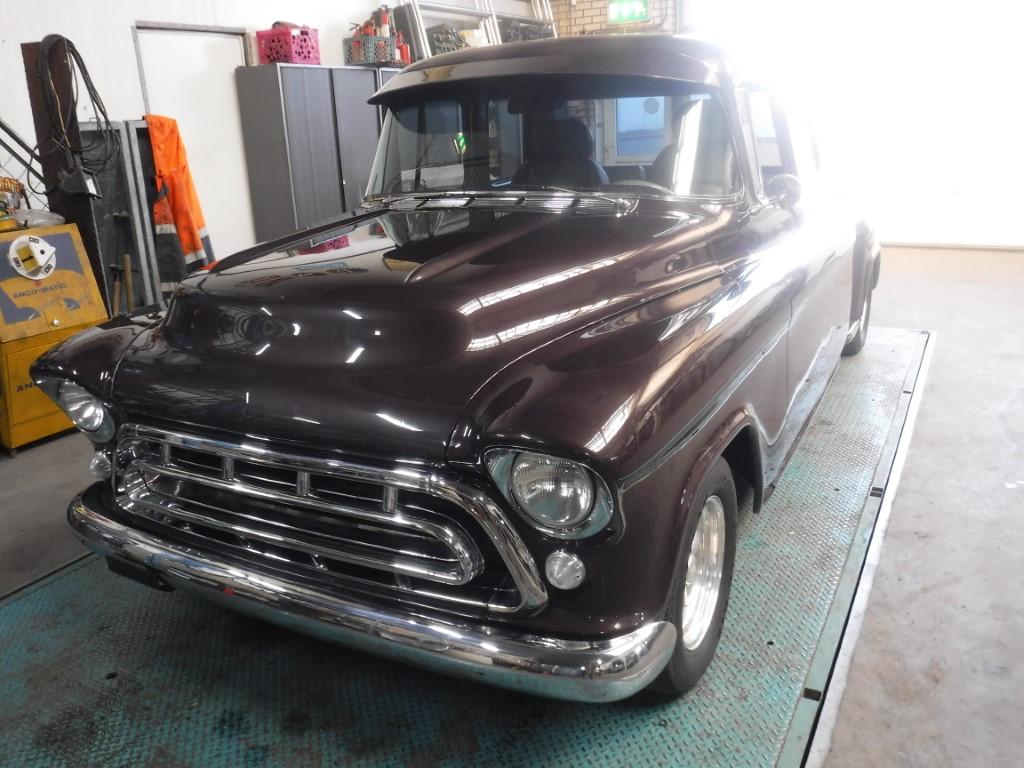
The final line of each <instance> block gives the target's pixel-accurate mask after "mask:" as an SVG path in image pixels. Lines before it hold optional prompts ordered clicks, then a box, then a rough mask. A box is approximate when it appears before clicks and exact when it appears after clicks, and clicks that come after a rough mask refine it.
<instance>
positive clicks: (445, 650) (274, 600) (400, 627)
mask: <svg viewBox="0 0 1024 768" xmlns="http://www.w3.org/2000/svg"><path fill="white" fill-rule="evenodd" d="M98 488H99V485H98V484H97V485H95V486H93V487H92V488H90V489H87V490H86V491H85V492H83V494H81V495H79V496H77V497H76V498H75V499H74V500H73V501H72V502H71V505H70V506H69V507H68V523H69V524H70V526H71V528H72V530H74V532H75V533H76V535H77V536H78V537H79V538H80V539H81V540H82V542H84V543H85V545H86V546H88V547H89V548H90V549H92V550H93V551H94V552H96V553H97V554H99V555H102V556H104V557H117V558H121V559H123V560H127V561H129V562H132V563H135V564H137V565H141V566H145V567H147V568H150V569H153V570H155V571H157V572H159V573H160V574H161V575H162V576H163V578H164V579H165V580H166V581H167V582H168V583H169V584H171V585H172V586H176V587H181V588H183V589H188V590H191V591H194V592H196V593H197V594H200V595H202V596H205V597H207V598H210V599H213V600H216V601H218V602H220V603H221V604H223V605H225V606H227V607H229V608H232V609H234V610H238V611H242V612H245V613H249V614H252V615H255V616H257V617H260V618H263V619H266V620H268V621H272V622H275V623H277V624H281V625H283V626H285V627H288V628H290V629H294V630H297V631H301V632H305V633H307V634H312V635H316V636H318V637H321V638H324V639H326V640H331V641H334V642H339V643H343V644H345V645H348V646H351V647H353V648H357V649H360V650H364V651H367V652H370V653H374V654H377V655H381V656H385V657H388V658H391V659H394V660H397V661H401V662H404V663H408V664H414V665H416V666H420V667H425V668H427V669H431V670H434V671H437V672H442V673H444V674H448V675H456V676H459V677H464V678H468V679H470V680H475V681H478V682H484V683H488V684H491V685H497V686H501V687H503V688H510V689H512V690H515V691H520V692H524V693H531V694H535V695H539V696H548V697H551V698H557V699H566V700H572V701H586V702H608V701H616V700H619V699H624V698H627V697H629V696H632V695H633V694H634V693H636V692H638V691H640V690H641V689H643V688H644V687H646V686H647V685H648V684H649V683H650V682H652V681H653V680H654V678H656V677H657V676H658V675H659V674H660V673H661V671H662V669H664V667H665V665H666V664H667V663H668V660H669V658H670V657H671V655H672V653H673V651H674V649H675V643H676V630H675V627H674V626H673V625H672V624H670V623H669V622H666V621H652V622H650V623H648V624H645V625H643V626H641V627H639V628H638V629H636V630H633V631H632V632H629V633H626V634H624V635H619V636H617V637H610V638H602V639H599V640H564V639H561V638H550V637H537V636H534V635H527V634H514V633H511V632H507V631H505V630H502V629H501V628H499V627H494V626H488V625H479V624H469V623H462V622H456V621H448V620H442V619H438V618H433V617H430V616H426V615H423V614H418V613H413V612H405V611H397V610H395V611H391V610H384V609H382V608H380V607H376V606H373V605H368V604H366V603H362V602H358V601H355V600H351V599H348V598H342V597H338V596H335V595H330V594H326V593H323V592H320V591H317V590H314V589H310V588H308V587H306V586H303V585H299V584H294V583H291V582H287V581H284V580H281V579H279V578H275V577H271V576H266V575H263V574H257V573H254V572H252V571H247V570H245V569H241V568H238V567H237V566H235V565H232V564H230V563H228V562H225V561H221V560H219V559H218V558H216V557H213V556H211V555H209V554H208V553H200V552H195V551H193V550H192V549H189V548H187V547H182V546H178V545H176V544H173V543H171V542H167V541H163V540H162V539H160V538H158V537H156V536H152V535H150V534H148V533H145V532H143V531H139V530H135V529H133V528H128V527H127V526H124V525H122V524H120V523H118V522H117V521H115V520H112V519H111V518H109V517H107V516H106V515H105V514H104V512H103V510H102V509H99V508H98V506H99V505H98V504H96V503H95V501H93V500H92V499H90V500H89V501H86V498H88V497H90V496H95V493H93V492H94V491H97V490H98Z"/></svg>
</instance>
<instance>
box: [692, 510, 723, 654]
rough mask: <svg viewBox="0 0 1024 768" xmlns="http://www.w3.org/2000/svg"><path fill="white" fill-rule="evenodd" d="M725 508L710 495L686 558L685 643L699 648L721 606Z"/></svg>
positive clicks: (693, 648) (693, 647) (701, 513)
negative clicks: (719, 601)
mask: <svg viewBox="0 0 1024 768" xmlns="http://www.w3.org/2000/svg"><path fill="white" fill-rule="evenodd" d="M725 535H726V533H725V507H724V505H723V504H722V500H721V499H720V498H718V497H717V496H708V498H707V499H706V500H705V501H704V506H703V507H702V508H701V511H700V518H699V519H698V520H697V530H696V531H695V532H694V534H693V541H692V542H691V543H690V554H689V556H688V557H687V560H686V584H685V586H684V587H683V646H684V647H685V648H686V650H688V651H692V650H695V649H696V648H698V647H699V646H700V644H701V643H702V642H704V637H705V635H707V633H708V630H709V629H710V628H711V621H712V619H713V618H714V616H715V609H716V608H717V607H718V596H719V593H720V592H721V588H722V570H723V568H724V566H725Z"/></svg>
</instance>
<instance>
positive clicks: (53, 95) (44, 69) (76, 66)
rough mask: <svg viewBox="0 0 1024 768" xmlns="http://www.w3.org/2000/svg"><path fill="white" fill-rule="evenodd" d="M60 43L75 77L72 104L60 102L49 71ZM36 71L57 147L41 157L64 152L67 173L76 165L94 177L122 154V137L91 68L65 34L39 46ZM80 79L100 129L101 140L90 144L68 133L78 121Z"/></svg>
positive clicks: (46, 40) (99, 137)
mask: <svg viewBox="0 0 1024 768" xmlns="http://www.w3.org/2000/svg"><path fill="white" fill-rule="evenodd" d="M60 43H63V44H64V47H65V50H66V52H67V57H68V68H69V69H70V70H71V75H72V88H71V100H70V103H62V102H61V99H60V94H59V93H58V92H57V86H56V85H55V84H54V82H53V76H52V73H51V72H50V51H51V50H52V49H53V47H54V46H55V45H58V44H60ZM36 72H37V74H38V76H39V79H40V81H41V83H42V91H43V100H44V103H45V106H46V114H47V117H48V119H49V125H50V129H49V134H50V136H49V138H50V140H51V141H52V142H53V145H54V146H53V148H51V149H49V150H48V151H47V152H45V153H44V152H40V154H52V153H54V152H57V151H63V152H64V153H65V156H66V161H67V168H68V170H71V169H73V168H74V167H75V166H76V165H77V166H80V167H81V168H82V170H83V171H85V172H86V173H88V174H90V175H93V176H95V175H96V174H98V173H99V172H100V171H102V170H103V169H104V168H106V167H107V166H108V165H109V164H110V163H111V162H112V161H114V160H115V159H116V158H117V157H118V156H119V155H120V153H121V137H120V136H119V134H118V133H117V131H116V130H114V127H113V126H112V125H111V123H110V118H109V117H108V116H107V108H106V106H105V105H104V104H103V99H102V98H101V97H100V94H99V92H98V91H97V90H96V86H95V84H94V83H93V81H92V77H91V76H90V74H89V68H88V67H86V66H85V62H84V61H83V60H82V54H80V53H79V52H78V48H76V47H75V44H74V43H73V42H71V41H70V40H68V39H67V38H66V37H64V36H63V35H47V36H46V37H44V38H43V40H42V42H41V43H40V44H39V56H38V58H37V59H36ZM79 77H81V80H82V82H83V83H84V84H85V91H86V94H87V95H88V97H89V101H90V103H91V104H92V109H93V112H94V113H95V114H96V117H97V121H98V127H99V130H98V131H96V133H97V134H98V138H96V139H94V140H91V141H81V140H79V141H77V142H76V141H73V140H72V139H71V136H70V133H69V129H70V128H71V125H72V122H73V121H75V120H77V110H78V83H79ZM37 149H38V148H37Z"/></svg>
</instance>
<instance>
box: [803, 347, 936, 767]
mask: <svg viewBox="0 0 1024 768" xmlns="http://www.w3.org/2000/svg"><path fill="white" fill-rule="evenodd" d="M934 349H935V333H934V332H932V331H929V332H928V339H927V341H926V342H925V348H924V355H923V356H922V357H921V365H920V367H919V368H918V371H917V377H916V379H915V381H914V390H913V394H912V395H911V396H910V404H909V406H908V409H907V416H906V420H905V421H904V423H903V430H902V431H901V433H900V438H899V442H898V443H897V445H896V452H895V454H894V456H893V460H892V466H891V469H890V471H889V479H888V482H887V483H886V486H885V493H884V494H883V496H882V500H881V506H880V508H879V511H878V519H877V521H876V522H875V527H874V531H873V532H872V534H871V543H870V544H869V545H868V551H867V554H866V556H865V558H864V566H863V568H862V570H861V575H860V580H859V581H858V583H857V591H856V592H855V593H854V598H853V605H852V606H851V608H850V616H849V619H848V620H847V622H846V628H845V630H844V631H843V635H842V638H841V639H840V643H839V651H838V653H837V654H836V660H835V665H834V667H833V669H832V676H831V678H830V680H829V684H828V688H827V689H826V691H825V698H824V700H823V701H822V704H821V710H820V712H819V715H818V723H817V726H816V727H815V730H814V735H813V737H812V739H811V743H810V745H809V747H808V750H807V758H806V760H805V762H804V765H805V766H806V768H822V766H824V764H825V761H826V759H827V757H828V752H829V748H830V747H831V745H832V732H833V731H834V730H835V726H836V721H837V719H838V715H839V706H840V704H842V700H843V693H844V691H845V690H846V683H847V679H848V677H849V674H850V665H851V663H852V661H853V653H854V650H855V648H856V646H857V640H858V639H859V637H860V632H861V628H862V627H863V624H864V616H865V614H866V612H867V607H868V600H869V599H870V597H871V588H872V586H873V585H874V581H875V573H876V571H877V570H878V564H879V562H880V560H881V555H882V546H883V543H884V541H885V534H886V531H887V530H888V528H889V520H890V517H891V516H892V508H893V505H894V503H895V499H896V492H897V491H898V490H899V485H900V479H901V477H902V475H903V467H904V464H905V463H906V460H907V454H908V453H909V451H910V442H911V438H912V436H913V434H914V427H915V426H916V422H917V413H918V410H919V409H920V407H921V399H922V397H923V395H924V387H925V383H926V381H927V379H928V371H929V368H930V367H931V361H932V353H933V351H934Z"/></svg>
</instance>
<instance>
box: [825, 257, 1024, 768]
mask: <svg viewBox="0 0 1024 768" xmlns="http://www.w3.org/2000/svg"><path fill="white" fill-rule="evenodd" d="M884 253H885V255H884V257H883V258H884V261H883V263H882V280H881V282H880V284H879V290H878V293H877V294H876V295H875V299H874V307H873V312H874V316H873V317H872V322H873V323H874V324H877V325H888V326H898V327H911V328H927V329H929V330H931V331H934V332H935V336H934V343H935V347H934V357H933V359H932V365H931V371H930V372H929V374H928V379H927V381H926V383H925V390H924V397H923V399H922V401H921V408H920V411H919V413H918V418H917V428H916V430H915V432H914V435H913V441H912V442H911V444H910V451H909V454H908V456H907V462H906V465H905V467H904V471H903V477H902V481H901V483H900V486H899V490H898V492H897V494H896V498H895V503H894V506H893V512H892V517H891V519H890V523H889V529H888V533H887V535H886V538H885V544H884V548H883V549H882V557H881V561H880V563H879V567H878V570H877V572H876V574H875V582H874V588H873V590H872V592H871V600H870V602H869V603H868V610H867V614H866V616H865V619H864V625H863V628H862V631H861V635H860V640H859V642H858V643H857V646H856V649H855V651H854V656H853V663H852V666H851V669H850V677H849V681H848V683H847V688H846V693H845V695H844V696H843V700H842V704H841V706H840V709H839V716H838V722H837V725H836V729H835V731H834V734H833V739H832V749H831V752H830V753H829V758H828V761H827V765H828V766H829V768H845V767H846V766H857V767H858V768H859V767H860V766H866V765H885V766H954V765H957V766H959V765H971V766H987V767H989V768H992V767H994V766H1019V765H1021V764H1022V761H1024V754H1022V749H1021V737H1022V727H1024V715H1022V713H1021V708H1022V705H1024V693H1022V692H1021V685H1022V683H1024V663H1022V660H1024V546H1022V542H1024V514H1022V513H1024V341H1022V337H1024V253H1014V252H993V251H989V252H985V251H961V250H938V249H930V250H921V249H886V250H885V252H884ZM868 343H869V344H870V343H871V341H870V337H869V339H868Z"/></svg>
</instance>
